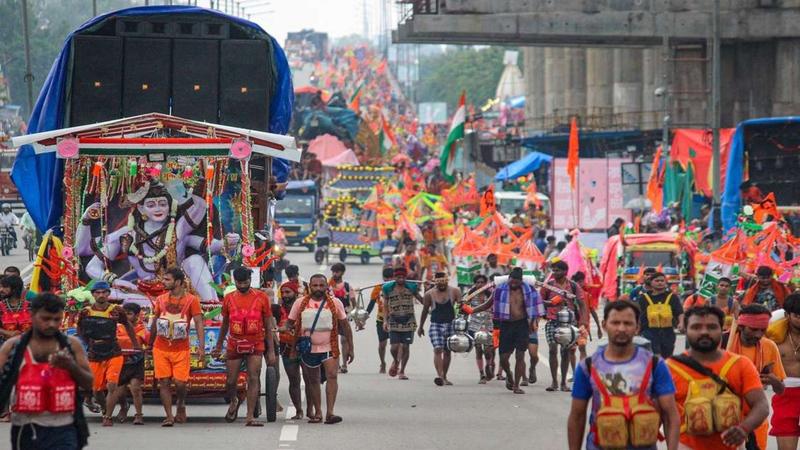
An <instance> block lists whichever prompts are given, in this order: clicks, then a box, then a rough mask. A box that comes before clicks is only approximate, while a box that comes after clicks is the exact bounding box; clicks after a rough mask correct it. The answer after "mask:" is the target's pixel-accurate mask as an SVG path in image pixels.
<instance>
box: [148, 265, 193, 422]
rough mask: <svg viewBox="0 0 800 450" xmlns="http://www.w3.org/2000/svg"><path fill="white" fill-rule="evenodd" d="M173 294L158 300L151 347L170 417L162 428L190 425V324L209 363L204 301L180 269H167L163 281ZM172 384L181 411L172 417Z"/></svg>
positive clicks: (163, 295) (151, 331)
mask: <svg viewBox="0 0 800 450" xmlns="http://www.w3.org/2000/svg"><path fill="white" fill-rule="evenodd" d="M162 282H163V283H164V288H166V289H167V290H168V291H169V292H167V293H166V294H162V295H160V296H159V297H158V299H156V304H155V307H154V308H153V325H152V326H151V328H150V347H151V348H152V349H153V368H154V369H155V378H156V379H157V380H158V383H159V394H160V397H161V403H162V404H163V405H164V412H166V414H167V417H166V418H165V419H164V422H162V423H161V426H162V427H171V426H173V425H174V424H175V422H177V423H185V422H186V382H188V381H189V367H190V364H189V363H190V358H191V353H190V349H189V322H190V321H192V320H193V321H194V326H195V329H197V358H198V360H199V361H200V363H201V364H203V362H204V361H205V357H206V355H205V335H204V331H203V311H202V310H201V309H200V299H199V298H197V296H194V295H192V294H189V293H188V292H186V275H184V273H183V271H182V270H181V269H179V268H177V267H173V268H171V269H169V270H167V273H165V274H164V277H163V279H162ZM172 382H174V383H175V393H176V394H177V402H176V403H177V408H176V409H177V411H176V413H175V415H174V416H173V415H172V391H171V390H170V388H171V384H172Z"/></svg>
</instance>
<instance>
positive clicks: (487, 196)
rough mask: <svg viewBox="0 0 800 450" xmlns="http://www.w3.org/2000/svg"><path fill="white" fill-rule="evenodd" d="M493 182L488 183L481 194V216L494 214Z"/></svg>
mask: <svg viewBox="0 0 800 450" xmlns="http://www.w3.org/2000/svg"><path fill="white" fill-rule="evenodd" d="M494 212H495V202H494V184H490V185H489V187H487V188H486V191H485V192H484V193H483V195H482V196H481V217H486V216H488V215H489V214H494Z"/></svg>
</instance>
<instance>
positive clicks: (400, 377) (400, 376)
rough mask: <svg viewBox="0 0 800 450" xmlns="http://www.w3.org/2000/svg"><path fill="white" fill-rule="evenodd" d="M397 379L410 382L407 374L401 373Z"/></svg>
mask: <svg viewBox="0 0 800 450" xmlns="http://www.w3.org/2000/svg"><path fill="white" fill-rule="evenodd" d="M397 379H398V380H408V377H407V376H406V374H404V373H401V374H400V375H398V376H397Z"/></svg>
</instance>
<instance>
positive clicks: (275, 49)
mask: <svg viewBox="0 0 800 450" xmlns="http://www.w3.org/2000/svg"><path fill="white" fill-rule="evenodd" d="M150 17H158V18H159V19H160V18H164V17H180V18H184V17H186V18H187V19H191V18H194V17H205V18H211V19H216V20H221V21H224V22H227V23H229V24H230V25H231V26H232V27H236V28H237V29H239V30H241V31H242V32H243V33H245V34H247V35H248V36H250V38H251V39H258V40H264V41H267V43H268V48H270V55H269V58H270V62H271V65H272V67H271V69H270V70H272V77H273V78H272V80H273V82H272V83H273V86H272V94H271V96H270V97H269V99H265V101H268V102H269V119H268V120H269V121H268V124H267V127H266V128H267V129H266V130H264V131H269V132H271V133H276V134H283V133H286V132H288V131H289V123H290V122H291V119H292V104H293V102H294V95H293V91H294V89H293V87H292V75H291V71H290V70H289V63H288V61H287V59H286V54H285V53H284V51H283V49H282V48H281V46H280V44H279V43H278V41H277V40H275V39H274V38H273V37H272V36H270V35H269V34H268V33H267V32H266V31H265V30H264V29H263V28H261V27H260V26H259V25H257V24H256V23H253V22H251V21H249V20H244V19H240V18H238V17H233V16H230V15H228V14H225V13H223V12H221V11H217V10H213V9H207V8H200V7H196V6H144V7H133V8H126V9H120V10H117V11H112V12H109V13H107V14H102V15H100V16H97V17H95V18H93V19H90V20H88V21H87V22H85V23H84V24H83V25H81V26H80V27H79V28H78V29H76V30H74V31H73V32H72V33H70V35H69V36H67V38H66V39H65V41H64V45H63V46H62V48H61V52H60V53H59V54H58V56H57V57H56V59H55V62H54V63H53V66H52V67H51V69H50V72H49V74H48V76H47V79H46V80H45V81H44V84H43V85H42V89H41V91H40V92H39V97H38V99H37V100H36V105H35V106H34V108H33V112H32V113H31V117H30V119H29V120H28V132H30V133H37V132H42V131H47V130H55V129H58V128H62V127H64V126H66V125H69V123H68V116H69V109H68V106H69V105H68V103H69V102H67V101H65V99H66V98H67V97H68V96H69V95H70V91H71V85H72V79H71V73H72V64H73V60H74V58H73V57H74V54H75V50H74V41H75V37H76V36H80V35H83V34H87V33H92V32H95V31H97V30H98V29H99V28H102V27H103V26H104V25H106V24H109V23H110V22H111V21H113V20H116V19H120V18H150ZM272 174H273V175H274V176H275V177H276V178H277V180H278V182H284V181H286V178H287V177H288V175H289V164H288V163H287V161H285V160H283V159H281V158H274V159H273V160H272ZM11 177H12V179H13V180H14V183H15V184H16V185H17V186H21V187H24V189H21V190H20V195H21V196H22V200H23V202H24V203H25V206H26V208H27V209H28V212H29V213H30V214H31V217H32V218H33V221H34V222H35V223H36V226H37V227H38V228H39V230H41V231H45V230H48V229H50V228H52V227H54V226H56V225H57V224H58V223H59V221H60V220H61V216H62V214H63V207H64V202H63V198H62V197H63V192H62V189H63V185H64V183H63V178H64V164H63V162H61V161H59V160H58V159H57V158H56V157H55V154H54V153H44V154H38V153H36V152H35V151H34V149H33V148H32V147H28V146H24V147H22V148H20V150H19V151H18V153H17V158H16V160H15V161H14V167H13V169H12V172H11Z"/></svg>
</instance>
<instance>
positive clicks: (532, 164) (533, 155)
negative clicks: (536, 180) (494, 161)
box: [494, 152, 553, 181]
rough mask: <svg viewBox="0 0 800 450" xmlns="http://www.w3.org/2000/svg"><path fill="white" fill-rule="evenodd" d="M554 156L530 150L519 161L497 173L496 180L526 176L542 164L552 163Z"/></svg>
mask: <svg viewBox="0 0 800 450" xmlns="http://www.w3.org/2000/svg"><path fill="white" fill-rule="evenodd" d="M552 162H553V157H552V156H550V155H546V154H544V153H540V152H530V153H528V154H527V155H525V157H523V158H522V159H520V160H519V161H514V162H513V163H511V164H509V165H507V166H505V167H503V168H502V169H500V170H499V171H498V172H497V175H495V177H494V180H495V181H505V180H509V179H514V178H519V177H522V176H525V175H527V174H529V173H531V172H533V171H535V170H538V169H539V167H541V166H542V164H552Z"/></svg>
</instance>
